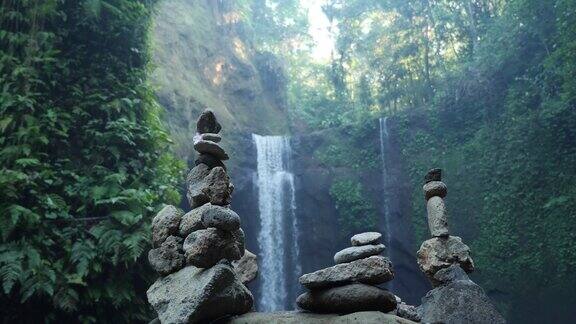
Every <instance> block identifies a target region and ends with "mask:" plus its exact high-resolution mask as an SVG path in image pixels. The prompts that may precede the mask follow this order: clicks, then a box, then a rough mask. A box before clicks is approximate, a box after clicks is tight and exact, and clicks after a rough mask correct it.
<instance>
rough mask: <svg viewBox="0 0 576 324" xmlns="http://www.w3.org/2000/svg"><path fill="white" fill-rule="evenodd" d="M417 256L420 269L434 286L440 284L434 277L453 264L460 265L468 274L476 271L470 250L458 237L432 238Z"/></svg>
mask: <svg viewBox="0 0 576 324" xmlns="http://www.w3.org/2000/svg"><path fill="white" fill-rule="evenodd" d="M417 255H418V265H419V266H420V269H421V270H422V272H424V274H425V275H426V277H428V279H430V281H431V282H432V284H433V285H434V286H437V285H439V284H440V282H438V280H436V279H435V278H434V275H435V274H436V273H437V272H438V271H440V270H442V269H444V268H448V267H450V266H451V265H452V264H459V265H460V266H461V267H462V269H464V271H466V272H467V273H470V272H472V271H474V261H472V257H471V256H470V248H469V247H468V246H467V245H466V244H464V243H463V242H462V239H461V238H459V237H458V236H448V237H434V238H431V239H429V240H427V241H425V242H424V243H422V246H420V249H419V250H418V253H417Z"/></svg>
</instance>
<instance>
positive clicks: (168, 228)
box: [152, 205, 182, 247]
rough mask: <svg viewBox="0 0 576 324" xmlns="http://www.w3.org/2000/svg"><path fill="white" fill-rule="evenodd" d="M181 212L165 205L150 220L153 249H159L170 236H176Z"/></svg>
mask: <svg viewBox="0 0 576 324" xmlns="http://www.w3.org/2000/svg"><path fill="white" fill-rule="evenodd" d="M181 218H182V212H181V211H180V210H179V209H178V208H176V207H174V206H172V205H167V206H165V207H164V208H162V210H160V211H159V212H158V214H156V216H155V217H154V219H152V243H153V245H154V247H159V246H160V244H162V242H164V240H166V238H168V236H170V235H177V234H178V226H180V219H181Z"/></svg>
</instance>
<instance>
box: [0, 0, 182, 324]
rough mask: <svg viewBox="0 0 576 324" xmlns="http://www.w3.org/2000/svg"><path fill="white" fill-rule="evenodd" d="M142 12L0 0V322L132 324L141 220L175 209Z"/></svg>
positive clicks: (144, 4)
mask: <svg viewBox="0 0 576 324" xmlns="http://www.w3.org/2000/svg"><path fill="white" fill-rule="evenodd" d="M152 5H153V2H151V1H145V0H107V1H103V0H86V1H64V0H61V1H56V0H52V1H40V0H37V1H35V0H31V1H19V0H9V1H4V2H3V5H2V8H1V9H0V89H1V90H0V161H1V164H2V169H1V170H0V184H1V186H2V188H3V190H2V193H1V194H0V214H1V215H0V222H1V224H0V239H1V240H0V281H1V282H2V289H1V293H0V301H1V302H2V304H3V307H2V311H0V314H1V316H2V318H3V320H4V321H7V322H14V321H18V322H115V323H118V322H137V321H145V320H148V319H149V318H150V317H151V315H150V310H149V308H148V306H147V304H146V302H145V300H144V298H143V292H144V289H145V288H146V286H147V285H148V283H149V280H150V279H151V275H152V274H151V273H150V270H148V268H147V267H144V266H143V265H142V264H143V261H144V260H143V256H144V252H145V251H146V250H147V249H148V248H149V243H148V242H149V241H150V240H149V226H150V225H149V223H150V219H151V216H152V214H153V212H154V210H155V209H156V208H158V205H159V203H160V202H161V201H162V202H176V201H178V197H179V195H178V192H177V190H176V183H177V176H178V173H179V172H180V169H181V167H182V166H181V163H180V162H178V161H176V160H175V159H174V158H172V157H171V156H170V155H168V154H167V153H166V152H167V147H168V144H169V141H168V137H167V135H166V133H165V132H164V131H163V130H162V128H161V125H160V120H159V106H158V105H157V104H156V102H155V100H154V97H153V94H152V92H151V91H150V89H149V87H148V85H147V84H146V75H147V72H148V71H147V63H148V48H147V45H146V44H147V35H148V29H149V23H150V15H151V10H152Z"/></svg>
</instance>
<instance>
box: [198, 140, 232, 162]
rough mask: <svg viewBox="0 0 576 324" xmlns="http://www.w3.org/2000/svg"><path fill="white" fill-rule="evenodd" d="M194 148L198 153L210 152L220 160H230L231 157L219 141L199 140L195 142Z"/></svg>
mask: <svg viewBox="0 0 576 324" xmlns="http://www.w3.org/2000/svg"><path fill="white" fill-rule="evenodd" d="M194 149H195V150H196V151H197V152H198V153H203V154H210V155H213V156H214V157H216V158H217V159H220V160H228V159H229V158H230V157H229V156H228V154H227V153H226V152H225V151H224V149H223V148H222V147H221V146H220V145H218V143H214V142H212V141H205V140H199V141H198V142H196V143H194Z"/></svg>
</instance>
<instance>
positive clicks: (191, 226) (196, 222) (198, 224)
mask: <svg viewBox="0 0 576 324" xmlns="http://www.w3.org/2000/svg"><path fill="white" fill-rule="evenodd" d="M208 205H209V204H204V205H202V206H200V207H198V208H194V209H192V210H191V211H189V212H187V213H186V214H184V216H182V220H181V221H180V227H179V229H178V233H179V234H180V236H181V237H186V236H188V235H189V234H190V233H192V232H194V231H197V230H201V229H205V228H206V227H205V226H204V224H202V211H203V210H204V209H205V208H206V207H205V206H208Z"/></svg>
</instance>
